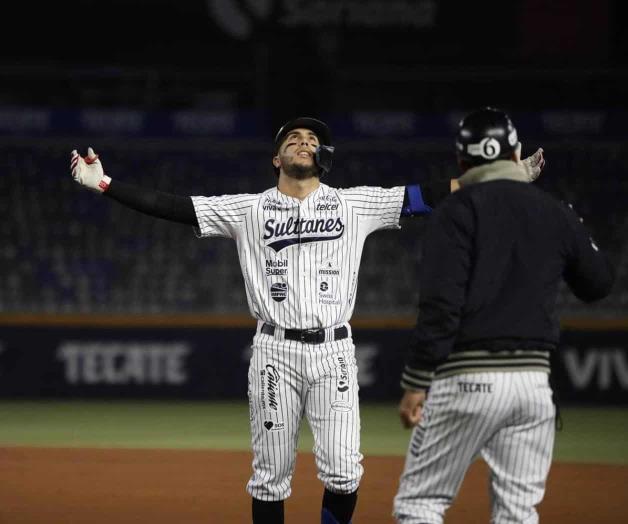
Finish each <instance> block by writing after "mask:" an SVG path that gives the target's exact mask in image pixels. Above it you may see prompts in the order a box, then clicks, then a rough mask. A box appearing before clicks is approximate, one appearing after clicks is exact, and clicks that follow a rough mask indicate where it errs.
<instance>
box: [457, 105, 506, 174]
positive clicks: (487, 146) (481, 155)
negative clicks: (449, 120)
mask: <svg viewBox="0 0 628 524" xmlns="http://www.w3.org/2000/svg"><path fill="white" fill-rule="evenodd" d="M518 141H519V139H518V137H517V130H516V129H515V126H514V125H513V124H512V121H511V120H510V117H509V116H508V115H507V114H506V113H504V112H503V111H500V110H499V109H495V108H492V107H485V108H483V109H479V110H477V111H474V112H472V113H469V114H468V115H467V116H465V117H464V118H463V119H462V120H461V121H460V123H459V124H458V133H457V135H456V151H457V152H458V157H459V159H460V160H462V161H464V162H465V163H467V164H469V165H471V166H478V165H480V164H487V163H489V162H494V161H495V160H507V159H509V158H511V157H512V154H513V152H514V151H515V149H516V147H517V142H518Z"/></svg>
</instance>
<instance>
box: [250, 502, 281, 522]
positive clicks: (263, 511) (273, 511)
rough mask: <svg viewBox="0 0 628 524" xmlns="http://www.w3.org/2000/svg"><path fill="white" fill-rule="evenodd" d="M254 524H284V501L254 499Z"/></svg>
mask: <svg viewBox="0 0 628 524" xmlns="http://www.w3.org/2000/svg"><path fill="white" fill-rule="evenodd" d="M253 524H283V500H270V501H266V500H259V499H256V498H254V499H253Z"/></svg>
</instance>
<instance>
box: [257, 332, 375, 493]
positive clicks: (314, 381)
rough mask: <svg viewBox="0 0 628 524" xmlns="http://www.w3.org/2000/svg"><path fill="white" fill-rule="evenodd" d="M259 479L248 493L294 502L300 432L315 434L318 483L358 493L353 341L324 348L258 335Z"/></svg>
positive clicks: (340, 341)
mask: <svg viewBox="0 0 628 524" xmlns="http://www.w3.org/2000/svg"><path fill="white" fill-rule="evenodd" d="M248 395H249V411H250V422H251V439H252V446H253V475H252V477H251V479H250V480H249V482H248V485H247V491H248V492H249V493H250V494H251V496H253V497H255V498H257V499H260V500H267V501H268V500H284V499H286V498H287V497H289V496H290V492H291V488H290V483H291V480H292V474H293V471H294V465H295V459H296V450H297V440H298V435H299V426H300V423H301V420H302V419H303V416H304V415H305V417H306V418H307V421H308V423H309V425H310V428H311V429H312V433H313V435H314V450H313V451H314V455H315V458H316V465H317V468H318V478H319V479H320V480H321V481H322V482H323V484H324V485H325V487H326V488H327V489H329V490H330V491H332V492H335V493H351V492H353V491H355V490H356V489H358V485H359V483H360V479H361V478H362V473H363V468H362V465H361V464H360V461H361V460H362V455H361V454H360V411H359V405H358V382H357V364H356V359H355V346H354V345H353V341H352V339H351V337H349V338H346V339H343V340H339V341H336V342H330V343H323V344H305V343H302V342H297V341H292V340H277V339H276V338H275V337H274V336H270V335H265V334H261V333H259V330H258V334H257V335H256V336H255V338H254V339H253V355H252V357H251V362H250V365H249V390H248Z"/></svg>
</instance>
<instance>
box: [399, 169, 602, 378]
mask: <svg viewBox="0 0 628 524" xmlns="http://www.w3.org/2000/svg"><path fill="white" fill-rule="evenodd" d="M524 180H525V176H524V174H523V172H522V171H521V168H520V167H519V166H517V165H516V164H515V163H514V162H510V161H496V162H493V163H491V164H488V165H484V166H480V167H476V168H473V169H471V170H469V171H468V172H467V174H466V175H465V176H463V177H461V179H460V182H461V185H462V189H460V190H459V191H457V192H455V193H453V194H451V195H450V196H448V197H447V198H446V199H445V200H443V202H442V203H441V204H440V206H439V207H437V208H436V210H435V211H434V213H433V214H432V216H431V217H430V218H429V224H428V225H427V230H426V233H425V236H424V240H423V241H424V244H423V245H424V247H423V252H424V259H423V261H422V264H421V271H420V286H421V287H420V291H421V293H420V301H419V316H418V321H417V324H416V327H415V329H414V332H413V337H412V344H411V348H410V351H409V354H408V358H407V361H406V368H405V370H404V374H403V378H402V381H401V384H402V386H403V387H404V388H406V389H420V388H427V387H429V384H430V382H431V380H432V378H433V377H434V375H436V376H449V375H453V374H457V373H463V372H465V371H470V370H484V369H512V368H518V369H519V368H521V369H544V370H547V369H549V351H550V350H551V349H553V348H555V347H556V345H557V343H558V337H559V319H558V315H557V311H556V300H557V295H558V291H559V285H560V282H561V280H562V279H564V280H565V281H566V282H567V284H568V285H569V287H570V288H571V290H572V291H573V292H574V294H575V295H576V296H577V297H578V298H580V299H582V300H584V301H586V302H590V301H593V300H596V299H600V298H603V297H605V296H606V295H607V294H608V293H609V292H610V290H611V287H612V284H613V280H614V272H613V269H612V266H611V265H610V263H609V261H608V259H607V258H606V256H605V255H604V254H602V252H600V250H599V249H598V247H597V245H596V244H595V243H594V241H593V240H592V239H591V237H590V236H589V233H588V232H587V231H586V229H585V227H584V226H583V224H582V222H581V220H580V218H579V217H578V216H577V215H576V214H575V212H574V211H573V210H572V209H571V208H570V207H569V206H567V205H566V204H564V203H562V202H559V201H558V200H556V199H555V198H553V197H552V196H550V195H549V194H547V193H545V192H544V191H542V190H541V189H539V188H538V187H536V186H535V185H534V184H529V183H526V182H525V181H524Z"/></svg>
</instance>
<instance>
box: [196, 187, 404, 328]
mask: <svg viewBox="0 0 628 524" xmlns="http://www.w3.org/2000/svg"><path fill="white" fill-rule="evenodd" d="M404 192H405V188H404V187H403V186H399V187H394V188H390V189H385V188H381V187H357V188H351V189H335V188H331V187H329V186H327V185H325V184H321V185H320V187H319V188H318V189H317V190H315V191H313V192H312V193H310V194H309V195H308V196H307V197H306V198H305V199H304V200H302V201H301V200H299V199H297V198H293V197H290V196H287V195H284V194H282V193H280V192H279V190H278V189H277V188H272V189H269V190H267V191H265V192H264V193H260V194H256V195H225V196H219V197H200V196H195V197H192V201H193V203H194V208H195V210H196V214H197V218H198V222H199V230H198V231H197V234H198V235H199V236H202V237H227V238H233V239H234V240H235V241H236V245H237V249H238V256H239V259H240V267H241V270H242V274H243V276H244V283H245V286H246V295H247V301H248V305H249V310H250V311H251V315H253V317H254V318H256V319H258V320H264V321H266V322H268V323H270V324H273V325H275V326H281V327H284V328H290V329H310V328H321V327H322V328H327V327H331V326H338V325H340V324H343V323H345V322H347V321H348V320H349V319H350V318H351V315H352V313H353V309H354V307H355V297H356V291H357V279H358V272H359V268H360V260H361V258H362V251H363V247H364V242H365V240H366V238H367V236H368V235H369V234H371V233H372V232H374V231H377V230H380V229H395V228H397V229H398V228H399V217H400V213H401V206H402V204H403V197H404ZM296 221H300V222H302V223H303V224H304V225H303V227H302V228H301V230H296V229H295V223H296ZM328 229H331V230H328ZM289 231H291V233H290V234H289V233H288V232H289ZM280 241H284V242H290V243H289V244H288V245H286V246H285V247H282V246H281V245H279V246H277V245H276V243H277V242H280ZM269 271H270V274H269ZM273 271H275V273H274V274H273V273H272V272H273ZM273 284H285V285H286V297H285V298H284V299H283V300H281V301H278V300H276V299H277V298H280V297H277V296H276V297H275V299H273V296H272V289H271V286H272V285H273Z"/></svg>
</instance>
